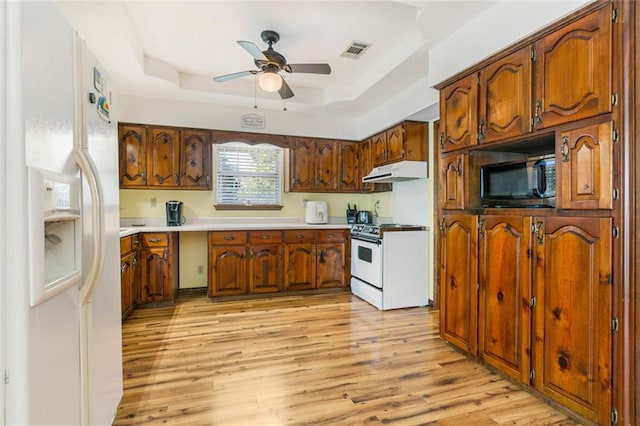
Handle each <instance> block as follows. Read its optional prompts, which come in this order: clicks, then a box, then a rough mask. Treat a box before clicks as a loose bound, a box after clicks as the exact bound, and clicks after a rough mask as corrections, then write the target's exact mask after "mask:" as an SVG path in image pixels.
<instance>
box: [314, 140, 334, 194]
mask: <svg viewBox="0 0 640 426" xmlns="http://www.w3.org/2000/svg"><path fill="white" fill-rule="evenodd" d="M336 145H337V144H336V142H335V141H322V142H316V154H315V161H316V167H315V171H316V189H318V190H331V189H336V188H337V182H338V179H337V171H338V151H337V146H336Z"/></svg>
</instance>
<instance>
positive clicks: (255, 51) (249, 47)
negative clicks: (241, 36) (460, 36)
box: [238, 40, 269, 61]
mask: <svg viewBox="0 0 640 426" xmlns="http://www.w3.org/2000/svg"><path fill="white" fill-rule="evenodd" d="M238 44H239V45H240V46H242V48H243V49H244V50H246V51H247V52H249V54H250V55H251V56H253V58H254V59H260V60H262V61H268V60H269V58H267V57H266V56H264V53H262V50H260V48H259V47H258V46H256V45H255V44H254V43H252V42H250V41H242V40H238Z"/></svg>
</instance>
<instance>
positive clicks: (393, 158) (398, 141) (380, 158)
mask: <svg viewBox="0 0 640 426" xmlns="http://www.w3.org/2000/svg"><path fill="white" fill-rule="evenodd" d="M370 141H371V150H372V163H373V167H379V166H382V165H385V164H392V163H397V162H399V161H403V160H409V161H427V157H428V155H427V124H426V123H422V122H418V121H404V122H402V123H400V124H397V125H395V126H393V127H391V128H389V129H387V130H385V131H384V132H382V133H380V134H377V135H375V136H373V137H371V139H370Z"/></svg>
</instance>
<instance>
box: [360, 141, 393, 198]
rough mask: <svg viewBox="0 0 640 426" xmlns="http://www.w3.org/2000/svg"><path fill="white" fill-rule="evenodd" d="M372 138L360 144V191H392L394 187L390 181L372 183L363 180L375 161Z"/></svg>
mask: <svg viewBox="0 0 640 426" xmlns="http://www.w3.org/2000/svg"><path fill="white" fill-rule="evenodd" d="M371 146H372V138H369V139H367V140H366V141H364V142H362V143H359V144H358V149H359V151H360V162H359V165H360V174H361V176H360V178H358V180H360V191H361V192H385V191H391V190H392V189H393V188H392V186H391V184H390V183H371V182H362V176H366V175H368V174H369V173H370V172H371V169H373V161H372V155H373V153H372V148H371Z"/></svg>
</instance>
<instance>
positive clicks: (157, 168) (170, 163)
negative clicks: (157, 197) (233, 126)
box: [118, 123, 211, 189]
mask: <svg viewBox="0 0 640 426" xmlns="http://www.w3.org/2000/svg"><path fill="white" fill-rule="evenodd" d="M118 133H119V162H120V187H121V188H125V189H126V188H152V189H211V145H210V144H209V132H208V131H205V130H195V129H181V128H177V127H166V126H147V125H137V124H126V123H120V124H119V126H118Z"/></svg>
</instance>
